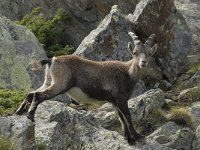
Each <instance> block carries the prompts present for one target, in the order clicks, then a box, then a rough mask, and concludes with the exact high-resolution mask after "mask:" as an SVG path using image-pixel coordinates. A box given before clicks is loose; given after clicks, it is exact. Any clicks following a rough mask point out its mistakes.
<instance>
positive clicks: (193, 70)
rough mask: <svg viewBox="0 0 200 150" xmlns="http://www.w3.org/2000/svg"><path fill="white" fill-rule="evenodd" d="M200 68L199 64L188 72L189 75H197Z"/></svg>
mask: <svg viewBox="0 0 200 150" xmlns="http://www.w3.org/2000/svg"><path fill="white" fill-rule="evenodd" d="M199 68H200V63H199V64H194V65H193V66H192V67H191V68H190V69H189V70H188V71H187V73H188V74H195V73H196V72H197V71H198V70H199Z"/></svg>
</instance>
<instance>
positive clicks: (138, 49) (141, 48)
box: [128, 32, 157, 68]
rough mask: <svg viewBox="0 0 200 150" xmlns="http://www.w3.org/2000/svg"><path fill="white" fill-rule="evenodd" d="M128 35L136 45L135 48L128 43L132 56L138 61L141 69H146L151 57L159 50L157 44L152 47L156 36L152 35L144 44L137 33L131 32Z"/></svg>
mask: <svg viewBox="0 0 200 150" xmlns="http://www.w3.org/2000/svg"><path fill="white" fill-rule="evenodd" d="M128 34H129V35H130V36H131V38H132V39H133V43H134V45H135V47H133V44H132V43H131V42H129V43H128V48H129V50H130V52H131V54H132V55H133V57H134V58H135V59H136V62H137V63H138V66H139V67H140V68H144V67H146V66H147V65H148V62H149V57H150V56H152V55H153V54H154V53H155V52H156V50H157V45H156V44H155V45H154V46H152V44H153V39H154V38H155V34H152V35H150V36H149V38H148V40H147V41H146V42H145V43H144V44H143V43H142V42H141V41H140V40H139V39H138V36H137V35H136V34H135V33H133V32H129V33H128Z"/></svg>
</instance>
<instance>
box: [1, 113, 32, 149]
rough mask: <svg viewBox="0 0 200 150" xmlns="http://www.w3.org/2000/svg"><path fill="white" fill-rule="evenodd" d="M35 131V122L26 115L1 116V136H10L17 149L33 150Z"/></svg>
mask: <svg viewBox="0 0 200 150" xmlns="http://www.w3.org/2000/svg"><path fill="white" fill-rule="evenodd" d="M34 133H35V131H34V123H32V122H31V121H30V120H29V119H27V118H26V116H22V117H21V116H9V117H0V136H3V137H6V138H10V140H11V142H12V144H13V145H14V146H15V149H17V150H33V149H34V148H35V135H34Z"/></svg>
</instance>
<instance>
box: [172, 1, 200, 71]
mask: <svg viewBox="0 0 200 150" xmlns="http://www.w3.org/2000/svg"><path fill="white" fill-rule="evenodd" d="M175 4H176V7H177V9H178V10H179V11H180V12H181V13H182V14H183V16H184V18H185V20H186V22H187V24H188V26H189V28H190V30H191V32H192V47H191V49H190V51H189V53H188V56H187V59H188V64H187V65H185V66H188V69H190V68H191V67H192V66H194V65H195V64H199V62H200V51H199V49H200V40H199V39H200V13H199V12H200V3H199V1H198V0H175Z"/></svg>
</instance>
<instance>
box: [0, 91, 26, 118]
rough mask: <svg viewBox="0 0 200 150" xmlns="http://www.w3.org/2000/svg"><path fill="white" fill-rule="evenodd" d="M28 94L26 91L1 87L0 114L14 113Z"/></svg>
mask: <svg viewBox="0 0 200 150" xmlns="http://www.w3.org/2000/svg"><path fill="white" fill-rule="evenodd" d="M26 94H27V92H25V91H17V90H8V89H0V115H11V114H13V113H14V112H15V111H16V110H17V108H18V107H19V105H20V103H21V102H22V101H23V99H24V98H25V96H26Z"/></svg>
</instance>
